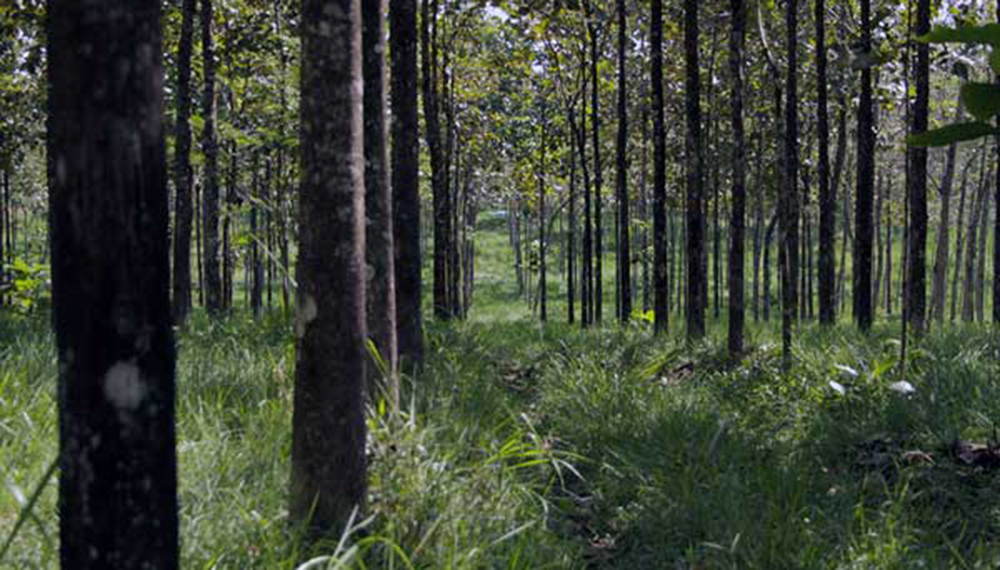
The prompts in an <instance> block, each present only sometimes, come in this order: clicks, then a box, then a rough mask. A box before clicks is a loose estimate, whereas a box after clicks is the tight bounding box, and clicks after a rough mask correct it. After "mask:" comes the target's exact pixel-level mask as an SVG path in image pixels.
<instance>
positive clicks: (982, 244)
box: [975, 188, 993, 322]
mask: <svg viewBox="0 0 1000 570" xmlns="http://www.w3.org/2000/svg"><path fill="white" fill-rule="evenodd" d="M992 194H993V193H992V192H990V191H989V189H988V188H987V189H986V190H985V191H984V192H983V213H982V215H981V217H980V220H979V248H978V249H979V257H978V259H976V279H975V289H976V320H978V321H979V322H985V320H986V319H985V317H986V314H985V308H986V295H985V282H986V236H987V235H988V234H989V231H990V229H989V228H990V197H991V196H992Z"/></svg>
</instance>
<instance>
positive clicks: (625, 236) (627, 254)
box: [615, 0, 632, 323]
mask: <svg viewBox="0 0 1000 570" xmlns="http://www.w3.org/2000/svg"><path fill="white" fill-rule="evenodd" d="M627 26H628V13H627V12H626V11H625V0H618V141H617V149H616V156H615V165H616V167H617V171H616V173H615V192H616V199H617V201H618V257H617V259H618V291H619V295H620V306H619V308H618V312H619V318H620V319H621V322H623V323H625V322H628V319H629V316H630V315H631V313H632V278H631V271H630V270H631V267H632V254H631V247H630V246H629V226H630V225H631V218H630V216H629V203H628V202H629V198H628V96H627V93H626V90H625V87H626V81H625V76H626V69H625V61H626V41H627V39H626V30H627Z"/></svg>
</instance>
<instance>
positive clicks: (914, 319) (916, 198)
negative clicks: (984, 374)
mask: <svg viewBox="0 0 1000 570" xmlns="http://www.w3.org/2000/svg"><path fill="white" fill-rule="evenodd" d="M930 30H931V4H930V0H918V1H917V29H916V32H917V35H918V36H922V35H924V34H926V33H928V32H930ZM916 75H917V99H916V102H915V104H914V107H913V116H912V117H911V119H912V125H911V132H913V133H915V134H916V133H922V132H925V131H926V130H927V122H928V116H929V114H930V46H928V45H927V44H926V43H923V42H920V43H918V44H917V69H916ZM906 152H907V153H908V154H909V160H908V161H907V164H908V166H909V169H908V170H907V173H906V194H907V196H906V199H907V201H908V205H909V213H910V219H909V228H908V230H907V236H908V237H909V239H908V241H907V261H908V265H909V266H908V267H907V283H906V285H905V288H906V309H905V310H904V314H905V318H906V320H907V324H908V325H910V326H912V327H913V331H914V332H915V333H917V334H921V333H922V332H923V331H924V329H925V323H924V318H925V313H926V301H927V279H926V274H927V149H926V148H920V147H912V146H911V147H907V150H906Z"/></svg>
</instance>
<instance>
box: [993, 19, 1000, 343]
mask: <svg viewBox="0 0 1000 570" xmlns="http://www.w3.org/2000/svg"><path fill="white" fill-rule="evenodd" d="M996 13H997V22H1000V0H997V4H996ZM994 49H996V47H994ZM996 80H997V82H998V83H1000V73H998V74H997V76H996ZM997 125H998V126H1000V117H998V118H997ZM993 181H994V184H995V185H996V187H995V188H994V191H995V192H996V196H995V197H994V199H993V204H994V206H995V207H996V212H995V213H994V216H993V324H1000V137H998V138H997V143H996V176H995V177H994V179H993Z"/></svg>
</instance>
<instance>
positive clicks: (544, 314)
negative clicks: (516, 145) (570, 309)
mask: <svg viewBox="0 0 1000 570" xmlns="http://www.w3.org/2000/svg"><path fill="white" fill-rule="evenodd" d="M541 113H542V120H541V131H542V132H541V133H540V134H541V139H542V140H541V147H540V149H539V150H540V151H541V152H540V155H541V156H540V159H541V164H540V165H539V168H538V174H537V176H538V300H539V303H540V308H539V319H540V320H541V321H542V322H543V323H544V322H545V321H547V320H548V318H549V314H548V283H547V275H546V269H547V264H546V260H545V253H546V251H545V250H546V249H548V248H547V247H546V240H545V225H546V224H545V216H546V213H545V191H546V188H545V167H546V165H545V158H546V157H545V152H546V148H545V145H546V144H548V141H547V140H546V138H545V137H546V132H545V129H546V125H545V121H546V117H545V104H544V102H543V103H542V105H541Z"/></svg>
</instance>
